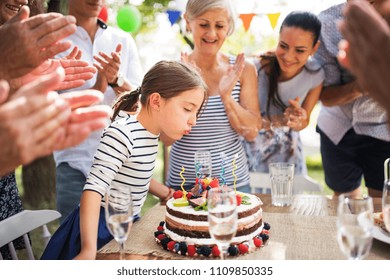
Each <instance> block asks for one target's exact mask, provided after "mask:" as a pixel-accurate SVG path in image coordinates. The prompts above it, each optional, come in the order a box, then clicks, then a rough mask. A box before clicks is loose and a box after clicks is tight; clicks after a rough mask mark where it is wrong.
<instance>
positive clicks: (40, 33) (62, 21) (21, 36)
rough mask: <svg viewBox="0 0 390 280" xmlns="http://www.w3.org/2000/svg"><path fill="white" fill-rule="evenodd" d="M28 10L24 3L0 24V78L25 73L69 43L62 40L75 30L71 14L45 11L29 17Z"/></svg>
mask: <svg viewBox="0 0 390 280" xmlns="http://www.w3.org/2000/svg"><path fill="white" fill-rule="evenodd" d="M29 14H30V10H29V8H28V7H27V6H23V7H22V8H21V9H20V11H19V13H18V14H17V15H16V16H14V17H13V18H12V19H10V20H9V21H7V22H6V23H4V24H3V25H2V26H1V27H0V38H2V44H0V61H1V65H0V78H3V79H7V80H10V79H13V78H16V77H21V76H24V75H26V74H27V73H29V72H31V71H33V70H34V69H36V68H37V67H38V66H39V65H41V64H42V63H44V62H45V61H46V60H47V59H49V58H53V57H54V56H55V55H56V54H59V53H61V52H63V51H65V50H67V49H69V48H70V47H71V43H70V42H67V41H61V40H62V39H64V38H66V37H67V36H69V35H71V34H72V33H74V32H75V31H76V19H75V18H74V17H73V16H63V15H61V14H57V13H47V14H40V15H37V16H34V17H31V18H28V17H29ZM26 58H28V59H26Z"/></svg>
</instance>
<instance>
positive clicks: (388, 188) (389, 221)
mask: <svg viewBox="0 0 390 280" xmlns="http://www.w3.org/2000/svg"><path fill="white" fill-rule="evenodd" d="M389 163H390V158H388V159H386V160H385V163H384V167H385V183H384V186H383V194H382V214H383V222H384V223H385V227H386V230H387V231H388V232H390V180H389V169H390V166H389Z"/></svg>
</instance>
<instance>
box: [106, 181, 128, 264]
mask: <svg viewBox="0 0 390 280" xmlns="http://www.w3.org/2000/svg"><path fill="white" fill-rule="evenodd" d="M105 213H106V223H107V227H108V229H109V231H110V233H111V234H112V236H113V237H114V239H115V240H116V242H118V243H119V245H120V259H121V260H124V259H125V257H124V256H125V255H124V252H125V242H126V240H127V237H128V235H129V231H130V229H131V226H132V224H133V203H132V200H131V190H130V188H128V187H110V188H108V190H107V193H106V210H105Z"/></svg>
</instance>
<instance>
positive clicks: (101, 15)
mask: <svg viewBox="0 0 390 280" xmlns="http://www.w3.org/2000/svg"><path fill="white" fill-rule="evenodd" d="M98 18H100V19H101V20H102V21H104V22H107V20H108V12H107V7H106V6H103V7H102V9H101V10H100V13H99V15H98Z"/></svg>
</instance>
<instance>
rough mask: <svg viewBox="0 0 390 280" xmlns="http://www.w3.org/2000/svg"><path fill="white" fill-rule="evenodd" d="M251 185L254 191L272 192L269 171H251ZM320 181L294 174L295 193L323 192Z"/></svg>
mask: <svg viewBox="0 0 390 280" xmlns="http://www.w3.org/2000/svg"><path fill="white" fill-rule="evenodd" d="M249 178H250V183H249V184H250V186H251V192H252V193H271V179H270V178H269V174H268V173H263V172H250V174H249ZM322 190H323V187H322V185H321V184H320V183H318V182H317V181H315V180H314V179H312V178H311V177H309V176H307V175H294V184H293V193H294V194H302V193H321V192H322Z"/></svg>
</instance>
